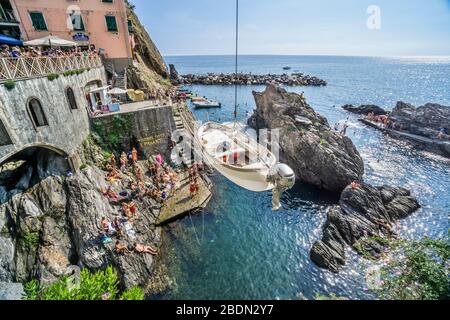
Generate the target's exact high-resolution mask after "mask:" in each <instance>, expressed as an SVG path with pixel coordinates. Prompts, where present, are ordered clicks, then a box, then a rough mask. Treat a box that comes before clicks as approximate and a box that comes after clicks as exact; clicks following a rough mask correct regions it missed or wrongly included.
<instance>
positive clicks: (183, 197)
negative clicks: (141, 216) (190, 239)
mask: <svg viewBox="0 0 450 320" xmlns="http://www.w3.org/2000/svg"><path fill="white" fill-rule="evenodd" d="M198 183H199V187H200V190H199V192H198V193H197V194H196V195H195V196H194V197H192V198H191V194H190V191H189V175H188V173H187V172H183V173H180V175H179V181H178V183H177V191H176V192H175V194H174V195H173V196H172V197H170V198H169V199H168V200H167V201H166V203H165V205H164V206H163V207H162V209H161V213H160V215H159V219H158V223H157V224H158V225H159V226H163V225H166V224H168V223H170V222H173V221H175V220H178V219H181V218H183V217H185V216H186V215H188V214H190V213H191V212H193V211H197V210H202V209H204V208H205V207H206V205H207V204H208V202H209V200H210V199H211V196H212V193H211V190H210V189H211V185H210V184H209V183H208V182H206V181H205V180H204V179H200V178H199V179H198Z"/></svg>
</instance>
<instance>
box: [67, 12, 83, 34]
mask: <svg viewBox="0 0 450 320" xmlns="http://www.w3.org/2000/svg"><path fill="white" fill-rule="evenodd" d="M70 19H71V20H72V26H73V30H74V31H84V22H83V17H82V16H81V13H79V12H75V11H74V12H72V14H71V15H70Z"/></svg>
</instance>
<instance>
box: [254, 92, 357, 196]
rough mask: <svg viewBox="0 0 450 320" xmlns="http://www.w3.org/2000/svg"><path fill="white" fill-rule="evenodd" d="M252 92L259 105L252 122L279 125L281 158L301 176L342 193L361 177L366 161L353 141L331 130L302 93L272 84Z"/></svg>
mask: <svg viewBox="0 0 450 320" xmlns="http://www.w3.org/2000/svg"><path fill="white" fill-rule="evenodd" d="M253 95H254V97H255V101H256V106H257V108H256V111H255V113H254V115H253V116H252V117H251V118H250V119H249V125H250V126H252V127H253V128H255V129H264V128H269V129H280V150H281V157H282V160H283V161H285V162H286V163H287V164H288V165H289V166H291V167H292V168H293V169H294V171H295V173H296V176H297V179H298V180H301V181H304V182H307V183H310V184H313V185H315V186H318V187H320V188H323V189H326V190H329V191H332V192H335V193H340V192H342V190H344V189H345V188H346V187H347V186H348V185H349V184H350V183H351V182H352V181H354V180H361V179H362V177H363V174H364V163H363V160H362V158H361V156H360V154H359V153H358V150H356V148H355V146H354V145H353V142H352V141H351V140H350V139H349V138H347V137H346V136H341V135H340V134H338V133H337V132H335V131H333V130H331V128H330V126H329V124H328V121H327V119H326V118H325V117H323V116H321V115H319V114H318V113H316V112H315V111H314V109H313V108H311V107H310V106H309V105H308V103H307V102H306V101H305V99H304V97H303V95H300V94H296V93H289V92H287V91H286V90H285V89H282V88H280V87H275V86H272V85H269V86H267V88H266V90H265V91H264V92H262V93H258V92H254V93H253Z"/></svg>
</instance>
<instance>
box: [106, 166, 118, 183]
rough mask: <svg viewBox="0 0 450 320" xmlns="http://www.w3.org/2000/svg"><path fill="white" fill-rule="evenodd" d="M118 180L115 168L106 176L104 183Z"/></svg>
mask: <svg viewBox="0 0 450 320" xmlns="http://www.w3.org/2000/svg"><path fill="white" fill-rule="evenodd" d="M119 179H120V173H119V171H117V169H116V168H113V169H112V171H110V172H109V173H108V174H107V175H106V181H109V182H114V181H116V180H119Z"/></svg>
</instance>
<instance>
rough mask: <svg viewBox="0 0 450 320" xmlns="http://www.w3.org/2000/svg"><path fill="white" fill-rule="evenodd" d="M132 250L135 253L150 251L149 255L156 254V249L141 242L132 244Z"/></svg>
mask: <svg viewBox="0 0 450 320" xmlns="http://www.w3.org/2000/svg"><path fill="white" fill-rule="evenodd" d="M133 246H134V251H136V252H137V253H141V254H142V253H150V254H151V255H154V256H156V255H157V254H158V249H156V248H153V247H152V246H145V245H143V244H138V243H135V244H134V245H133Z"/></svg>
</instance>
